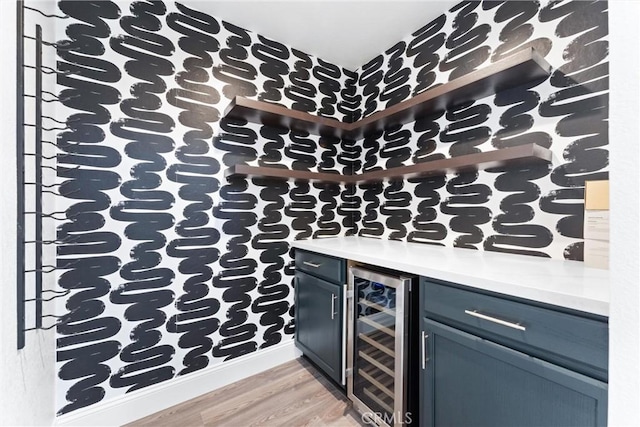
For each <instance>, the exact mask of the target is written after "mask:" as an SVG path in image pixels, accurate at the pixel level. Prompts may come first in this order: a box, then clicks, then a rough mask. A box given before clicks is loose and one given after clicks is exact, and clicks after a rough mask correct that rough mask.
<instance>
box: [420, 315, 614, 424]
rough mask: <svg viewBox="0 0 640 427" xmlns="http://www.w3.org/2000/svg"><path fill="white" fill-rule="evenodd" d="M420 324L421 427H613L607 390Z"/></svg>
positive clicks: (446, 330) (561, 370) (562, 371)
mask: <svg viewBox="0 0 640 427" xmlns="http://www.w3.org/2000/svg"><path fill="white" fill-rule="evenodd" d="M421 322H422V331H423V335H422V339H423V342H422V343H421V347H422V348H421V349H422V350H423V354H422V355H421V356H423V360H421V364H422V366H421V367H422V368H423V369H422V371H421V375H420V392H421V397H420V400H421V414H420V415H421V417H420V419H421V425H424V426H431V427H436V426H438V427H439V426H446V427H455V426H460V427H469V426H474V427H476V426H477V427H480V426H486V427H498V426H505V427H507V426H508V427H524V426H531V427H540V426H558V427H560V426H561V427H568V426H576V427H586V426H605V425H606V420H607V384H606V383H603V382H601V381H598V380H595V379H593V378H590V377H587V376H584V375H581V374H578V373H575V372H573V371H570V370H568V369H565V368H561V367H558V366H556V365H553V364H550V363H548V362H545V361H542V360H539V359H536V358H534V357H531V356H529V355H526V354H524V353H520V352H518V351H515V350H512V349H509V348H507V347H504V346H501V345H498V344H495V343H493V342H491V341H487V340H485V339H482V338H479V337H477V336H475V335H471V334H468V333H465V332H462V331H460V330H458V329H454V328H451V327H448V326H446V325H443V324H441V323H438V322H435V321H432V320H430V319H427V318H422V320H421Z"/></svg>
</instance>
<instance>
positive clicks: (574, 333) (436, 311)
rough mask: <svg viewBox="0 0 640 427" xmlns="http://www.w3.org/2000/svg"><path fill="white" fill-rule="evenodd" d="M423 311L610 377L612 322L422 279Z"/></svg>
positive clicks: (591, 373) (532, 352)
mask: <svg viewBox="0 0 640 427" xmlns="http://www.w3.org/2000/svg"><path fill="white" fill-rule="evenodd" d="M421 286H422V287H423V289H422V295H423V297H422V298H423V301H422V304H423V308H424V313H423V315H424V316H426V317H428V318H432V319H435V320H439V321H441V322H443V323H446V324H450V325H452V326H454V327H457V328H459V329H462V330H466V331H468V332H471V333H474V334H476V335H478V336H481V337H484V338H487V339H489V340H492V341H495V342H498V343H502V344H504V345H507V346H509V347H512V348H515V349H519V350H520V351H523V352H525V353H528V354H530V355H532V356H535V357H538V358H540V359H543V360H548V361H551V362H553V363H556V364H558V365H560V366H565V367H568V368H569V369H573V370H575V371H578V372H582V373H584V374H586V375H589V376H592V377H594V378H598V379H600V380H602V381H606V380H607V365H608V341H609V330H608V324H607V323H606V322H604V321H598V320H594V319H590V318H587V317H582V316H579V315H575V314H569V313H565V312H561V311H556V310H554V309H552V308H545V307H539V306H536V305H530V304H527V303H526V302H518V301H512V300H509V299H503V298H501V297H497V296H491V295H486V294H483V293H478V292H474V291H470V290H466V289H461V288H458V287H453V286H448V285H443V284H440V283H434V282H432V281H429V280H428V279H424V278H421Z"/></svg>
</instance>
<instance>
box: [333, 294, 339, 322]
mask: <svg viewBox="0 0 640 427" xmlns="http://www.w3.org/2000/svg"><path fill="white" fill-rule="evenodd" d="M337 298H338V296H337V295H336V294H331V320H333V319H334V318H335V317H336V299H337Z"/></svg>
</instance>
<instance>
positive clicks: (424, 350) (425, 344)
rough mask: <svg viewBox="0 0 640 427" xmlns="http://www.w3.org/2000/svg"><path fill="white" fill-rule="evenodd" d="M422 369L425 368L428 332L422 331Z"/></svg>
mask: <svg viewBox="0 0 640 427" xmlns="http://www.w3.org/2000/svg"><path fill="white" fill-rule="evenodd" d="M421 338H422V343H421V345H422V369H423V370H424V369H426V368H427V361H428V359H427V339H429V334H427V333H425V332H424V331H422V337H421Z"/></svg>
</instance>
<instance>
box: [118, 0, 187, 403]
mask: <svg viewBox="0 0 640 427" xmlns="http://www.w3.org/2000/svg"><path fill="white" fill-rule="evenodd" d="M130 12H131V15H126V16H123V17H122V18H120V26H121V27H122V30H123V31H124V32H125V33H126V34H123V35H121V36H118V37H113V38H111V41H110V44H111V48H112V49H113V50H114V51H115V52H116V53H119V54H120V55H122V56H124V57H127V58H130V59H129V60H127V61H126V62H125V67H124V68H125V71H126V73H127V74H128V75H129V76H130V77H132V78H133V79H134V81H135V83H133V85H132V86H131V87H130V91H129V93H130V94H131V95H132V97H131V98H127V99H124V100H122V101H121V103H120V109H121V110H122V113H123V114H124V115H125V117H123V118H120V119H117V120H116V121H113V122H112V123H111V133H112V134H113V135H114V136H116V137H118V138H120V139H121V140H122V141H123V142H124V141H128V142H126V145H125V146H124V152H125V154H126V155H127V157H128V158H129V159H130V160H131V161H132V162H133V163H134V166H133V167H132V168H131V170H130V175H131V177H132V179H130V180H128V181H126V182H124V183H123V184H122V185H121V186H120V193H121V194H122V196H123V197H124V200H121V201H120V202H118V203H117V204H116V205H115V206H113V207H112V208H111V217H112V218H113V219H115V220H116V221H122V222H126V223H128V225H126V226H125V228H124V237H126V238H127V239H128V240H130V241H132V242H134V246H133V248H132V249H131V252H130V254H129V257H126V258H125V260H126V259H129V261H128V262H126V263H125V264H124V265H123V266H122V268H121V269H120V277H121V278H122V280H123V281H124V283H122V284H121V285H119V286H118V287H117V289H115V290H113V291H112V292H111V295H110V300H111V302H112V303H114V304H123V305H126V306H127V308H126V309H125V311H124V318H125V319H126V320H127V321H128V322H130V323H129V324H130V325H132V326H133V325H135V326H133V327H132V328H131V329H130V332H129V338H130V343H128V344H127V345H125V346H124V348H123V349H122V350H121V351H120V355H119V357H120V360H121V361H122V362H123V364H124V365H123V366H122V367H121V368H120V369H119V370H118V371H117V372H116V373H115V374H114V375H112V377H111V379H110V381H109V383H110V385H111V386H112V387H117V388H119V387H123V388H126V389H127V391H133V390H137V389H140V388H143V387H147V386H149V385H152V384H156V383H159V382H162V381H166V380H168V379H170V378H173V376H174V374H175V368H174V367H173V366H171V365H170V362H171V360H172V359H173V355H174V353H175V349H174V347H173V346H171V345H169V344H167V343H164V342H163V339H162V335H163V334H162V332H163V329H164V326H165V323H166V321H167V313H166V311H165V307H167V306H169V305H171V304H172V303H173V301H174V295H175V294H174V291H173V289H172V288H171V284H172V282H173V279H174V277H175V273H174V271H173V270H172V269H171V268H168V267H167V266H166V265H165V264H164V263H163V262H162V255H163V252H162V250H163V249H164V248H165V246H166V244H167V238H166V235H165V234H164V233H163V232H164V231H165V230H167V229H169V228H171V227H172V226H173V225H174V222H175V219H174V216H173V215H172V214H171V213H170V212H168V210H169V209H170V208H171V206H172V205H173V204H174V202H175V198H174V195H173V194H171V193H170V192H169V191H166V190H163V189H161V188H162V178H163V175H164V172H165V170H166V168H167V162H166V160H165V158H164V157H163V156H162V154H165V153H170V152H172V151H173V150H174V149H175V143H174V141H173V139H172V138H171V136H170V133H171V131H172V130H173V127H174V126H175V123H174V120H173V118H172V117H170V116H169V115H168V114H166V113H165V112H163V111H161V107H162V104H163V98H164V96H165V94H166V91H167V85H166V84H165V81H164V79H163V77H165V76H171V75H173V74H174V67H173V64H172V63H171V61H170V60H169V59H167V57H170V56H171V54H172V53H173V51H174V45H173V43H172V42H171V41H170V40H169V39H168V38H166V37H164V36H162V35H160V33H159V30H160V29H161V28H162V26H163V24H162V20H161V19H162V18H163V17H164V15H165V13H166V8H165V6H164V4H163V3H160V2H154V3H150V2H133V3H131V7H130Z"/></svg>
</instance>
